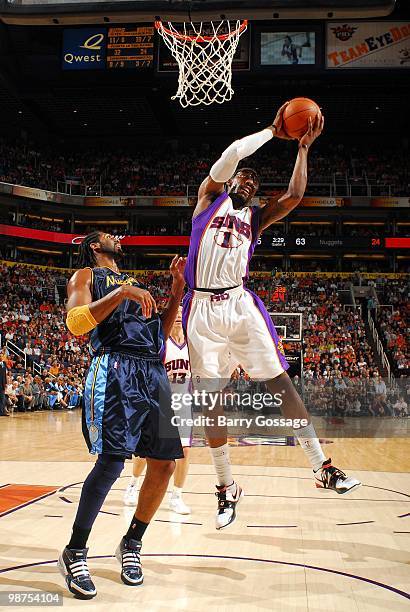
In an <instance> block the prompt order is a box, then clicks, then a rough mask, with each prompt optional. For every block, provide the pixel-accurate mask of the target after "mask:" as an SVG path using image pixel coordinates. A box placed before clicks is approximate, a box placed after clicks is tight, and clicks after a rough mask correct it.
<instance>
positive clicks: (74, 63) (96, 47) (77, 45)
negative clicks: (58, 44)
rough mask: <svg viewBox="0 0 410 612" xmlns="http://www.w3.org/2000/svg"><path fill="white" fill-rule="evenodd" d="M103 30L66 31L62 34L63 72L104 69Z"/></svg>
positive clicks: (104, 41) (104, 35) (104, 37)
mask: <svg viewBox="0 0 410 612" xmlns="http://www.w3.org/2000/svg"><path fill="white" fill-rule="evenodd" d="M105 52H106V30H105V28H80V29H67V30H64V34H63V54H62V68H63V70H99V69H103V68H105Z"/></svg>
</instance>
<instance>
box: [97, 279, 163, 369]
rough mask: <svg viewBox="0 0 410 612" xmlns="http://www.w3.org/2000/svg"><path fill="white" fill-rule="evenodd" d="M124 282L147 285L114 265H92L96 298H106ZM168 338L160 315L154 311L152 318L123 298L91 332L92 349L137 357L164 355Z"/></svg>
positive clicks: (142, 286) (158, 356) (142, 287)
mask: <svg viewBox="0 0 410 612" xmlns="http://www.w3.org/2000/svg"><path fill="white" fill-rule="evenodd" d="M121 285H133V286H136V287H141V289H145V287H144V285H142V284H141V283H139V282H138V281H137V280H136V279H135V278H133V277H132V276H130V275H129V274H126V273H125V272H120V273H118V272H114V270H111V268H93V270H92V280H91V293H92V299H93V302H94V301H96V300H99V299H101V298H103V297H104V296H106V295H108V294H109V293H111V291H114V289H117V288H118V287H119V286H121ZM164 347H165V342H164V335H163V330H162V323H161V319H160V317H159V315H158V314H156V313H153V315H152V317H151V319H146V318H145V317H144V316H143V315H142V310H141V306H140V304H138V303H137V302H134V301H132V300H124V301H123V302H122V303H121V304H120V305H119V306H117V308H116V309H115V310H114V311H113V312H112V313H111V314H110V315H109V316H108V317H107V318H106V319H105V320H104V321H102V322H101V323H99V324H98V325H97V327H96V328H95V329H93V331H92V332H91V334H90V352H91V354H92V355H93V356H95V355H97V354H101V353H111V352H119V353H128V354H132V355H136V356H138V357H147V358H151V359H152V358H156V359H159V358H160V357H161V353H162V352H163V351H164Z"/></svg>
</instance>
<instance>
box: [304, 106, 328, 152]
mask: <svg viewBox="0 0 410 612" xmlns="http://www.w3.org/2000/svg"><path fill="white" fill-rule="evenodd" d="M324 125H325V118H324V116H323V115H322V113H317V115H316V117H315V119H314V120H313V121H312V119H311V117H309V129H308V131H307V132H306V134H304V135H303V136H302V138H300V140H299V144H301V145H307V146H308V147H310V145H311V144H312V142H313V141H314V140H316V138H317V137H318V136H320V134H321V133H322V131H323V127H324Z"/></svg>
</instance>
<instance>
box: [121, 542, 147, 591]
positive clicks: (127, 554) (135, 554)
mask: <svg viewBox="0 0 410 612" xmlns="http://www.w3.org/2000/svg"><path fill="white" fill-rule="evenodd" d="M141 546H142V544H141V542H140V541H139V540H128V541H127V540H126V539H125V538H122V540H121V542H120V543H119V544H118V547H117V550H116V551H115V556H116V558H117V560H118V561H119V562H120V563H121V568H122V569H121V580H122V581H123V583H124V584H128V585H129V586H137V585H138V584H142V583H143V582H144V574H143V573H142V567H141V559H140V553H141Z"/></svg>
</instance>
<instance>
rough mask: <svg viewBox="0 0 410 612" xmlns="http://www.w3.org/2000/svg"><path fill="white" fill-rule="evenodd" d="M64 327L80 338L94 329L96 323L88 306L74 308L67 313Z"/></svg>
mask: <svg viewBox="0 0 410 612" xmlns="http://www.w3.org/2000/svg"><path fill="white" fill-rule="evenodd" d="M66 325H67V327H68V329H69V330H70V332H71V333H72V334H73V335H74V336H82V335H83V334H86V333H88V332H89V331H91V330H92V329H94V328H95V327H97V325H98V322H97V321H96V320H95V319H94V317H93V315H92V314H91V312H90V307H89V306H88V304H86V305H85V306H75V307H74V308H71V309H70V310H69V311H68V313H67V319H66Z"/></svg>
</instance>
